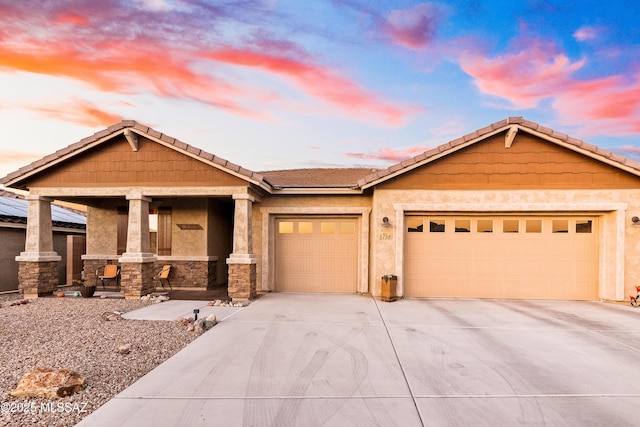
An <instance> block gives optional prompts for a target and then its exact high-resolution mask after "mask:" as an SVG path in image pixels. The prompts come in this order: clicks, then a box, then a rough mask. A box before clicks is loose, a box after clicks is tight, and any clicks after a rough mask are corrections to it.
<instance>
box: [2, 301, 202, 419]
mask: <svg viewBox="0 0 640 427" xmlns="http://www.w3.org/2000/svg"><path fill="white" fill-rule="evenodd" d="M20 299H21V296H20V295H19V294H5V295H0V305H1V307H0V324H1V325H2V326H1V327H0V343H1V347H0V361H1V363H0V402H1V403H2V412H1V413H0V425H3V426H73V425H75V424H76V423H78V422H79V421H80V420H81V419H82V418H84V417H86V416H87V415H89V414H90V413H91V412H92V411H94V410H96V409H97V408H98V407H100V406H101V405H103V404H104V403H105V402H107V401H108V400H109V399H111V398H112V397H113V396H115V395H116V394H118V393H119V392H121V391H122V390H124V389H125V388H127V387H128V386H129V385H131V384H132V383H134V382H135V381H136V380H137V379H138V378H140V377H142V376H143V375H145V374H146V373H147V372H149V371H150V370H152V369H153V368H155V367H156V366H158V365H159V364H161V363H162V362H164V361H165V360H166V359H168V358H169V357H171V356H172V355H174V354H175V353H176V352H178V351H179V350H181V349H182V348H184V347H185V346H186V345H187V344H189V343H190V342H191V341H192V340H193V339H195V338H196V335H195V334H194V333H193V332H189V331H187V329H186V328H185V327H184V326H183V325H181V324H179V323H178V322H167V321H141V320H105V318H106V317H108V316H103V314H104V313H113V312H114V311H117V312H128V311H132V310H135V309H138V308H142V307H144V306H147V305H150V304H152V302H148V301H140V300H135V301H133V300H123V299H100V298H73V297H65V298H53V297H47V298H37V299H33V300H30V301H29V302H28V303H27V304H24V305H17V306H10V304H11V303H12V302H15V301H18V300H20ZM126 344H130V348H131V351H130V352H129V353H128V354H120V353H118V348H119V347H121V346H123V345H126ZM40 366H46V367H51V368H55V369H71V370H74V371H76V372H78V373H80V374H81V375H83V376H84V377H85V378H86V382H87V386H86V388H85V389H84V390H82V391H80V392H78V393H75V394H73V395H71V396H68V397H64V398H59V399H40V398H31V399H18V398H15V397H12V396H11V395H10V393H11V391H12V390H13V389H14V388H16V387H17V385H18V382H19V381H20V378H21V377H22V376H23V375H24V374H25V373H27V372H28V371H30V370H32V369H34V368H36V367H40Z"/></svg>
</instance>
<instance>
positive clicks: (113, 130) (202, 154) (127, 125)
mask: <svg viewBox="0 0 640 427" xmlns="http://www.w3.org/2000/svg"><path fill="white" fill-rule="evenodd" d="M125 129H134V130H136V131H138V132H139V133H141V134H143V135H146V136H148V137H151V138H155V139H158V140H161V141H162V142H163V143H165V144H168V145H172V146H174V147H175V148H176V149H178V150H182V151H186V152H188V153H189V154H191V155H192V156H195V157H199V158H200V159H201V160H203V161H205V162H207V163H214V164H216V165H217V166H219V167H220V168H222V169H227V170H228V171H230V172H232V173H234V174H236V175H241V176H243V177H245V178H246V179H248V180H250V181H253V182H255V183H256V184H258V185H260V184H263V183H264V179H263V177H262V175H260V174H258V173H256V172H253V171H250V170H248V169H245V168H243V167H241V166H239V165H236V164H234V163H231V162H229V161H228V160H225V159H223V158H221V157H218V156H215V155H213V154H210V153H207V152H206V151H203V150H200V149H199V148H197V147H193V146H191V145H189V144H186V143H184V142H182V141H180V140H178V139H176V138H173V137H171V136H168V135H165V134H163V133H161V132H158V131H156V130H154V129H152V128H150V127H148V126H145V125H143V124H140V123H138V122H136V121H135V120H123V121H121V122H120V123H116V124H114V125H112V126H109V127H108V128H106V129H103V130H101V131H99V132H96V133H94V134H93V135H91V136H89V137H86V138H83V139H81V140H80V141H78V142H76V143H73V144H71V145H69V146H67V147H65V148H62V149H60V150H58V151H56V152H55V153H53V154H50V155H48V156H45V157H43V158H42V159H39V160H36V161H35V162H33V163H31V164H29V165H27V166H24V167H22V168H20V169H18V170H17V171H15V172H12V173H10V174H8V175H7V176H5V177H4V178H2V179H0V184H7V183H12V182H15V181H19V180H20V178H22V177H27V176H28V175H30V174H31V173H32V172H36V171H37V170H38V169H41V168H46V167H47V166H49V165H52V164H54V163H56V162H57V161H59V160H61V159H62V158H64V157H68V156H72V155H74V154H75V153H80V152H82V151H84V149H85V148H87V147H88V146H91V145H93V144H95V143H98V142H100V140H102V139H103V138H106V137H113V136H116V135H119V134H120V133H123V132H124V130H125Z"/></svg>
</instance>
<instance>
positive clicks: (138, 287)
mask: <svg viewBox="0 0 640 427" xmlns="http://www.w3.org/2000/svg"><path fill="white" fill-rule="evenodd" d="M155 274H156V271H155V266H154V263H152V262H143V263H137V262H123V263H121V264H120V292H122V293H123V294H124V297H125V298H126V299H138V298H140V297H141V296H143V295H147V294H150V293H151V292H153V291H155V285H156V284H155V283H154V280H153V276H154V275H155Z"/></svg>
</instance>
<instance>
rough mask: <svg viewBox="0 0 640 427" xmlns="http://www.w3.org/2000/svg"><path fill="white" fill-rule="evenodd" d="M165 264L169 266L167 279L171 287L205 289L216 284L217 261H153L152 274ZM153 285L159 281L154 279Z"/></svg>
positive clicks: (156, 272)
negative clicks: (169, 271)
mask: <svg viewBox="0 0 640 427" xmlns="http://www.w3.org/2000/svg"><path fill="white" fill-rule="evenodd" d="M165 265H170V266H171V273H169V281H170V282H171V288H173V289H180V288H192V289H193V288H195V289H201V290H207V289H212V288H214V287H215V286H216V285H217V270H218V265H217V261H177V260H166V261H162V260H161V261H156V262H155V263H154V268H155V273H154V276H155V275H156V274H158V273H159V272H160V270H161V269H162V267H163V266H165ZM154 286H161V285H160V282H159V281H158V280H156V281H155V284H154Z"/></svg>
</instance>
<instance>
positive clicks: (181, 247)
mask: <svg viewBox="0 0 640 427" xmlns="http://www.w3.org/2000/svg"><path fill="white" fill-rule="evenodd" d="M178 224H194V225H199V226H200V227H202V229H201V230H191V229H186V230H182V229H180V227H179V226H178ZM208 227H209V221H208V218H207V200H206V199H182V200H180V199H176V200H172V202H171V237H172V241H171V255H172V256H208V255H209V253H208V251H207V238H206V236H207V233H208Z"/></svg>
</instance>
